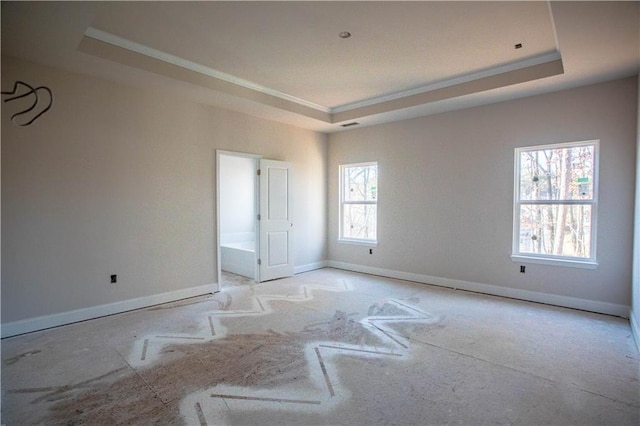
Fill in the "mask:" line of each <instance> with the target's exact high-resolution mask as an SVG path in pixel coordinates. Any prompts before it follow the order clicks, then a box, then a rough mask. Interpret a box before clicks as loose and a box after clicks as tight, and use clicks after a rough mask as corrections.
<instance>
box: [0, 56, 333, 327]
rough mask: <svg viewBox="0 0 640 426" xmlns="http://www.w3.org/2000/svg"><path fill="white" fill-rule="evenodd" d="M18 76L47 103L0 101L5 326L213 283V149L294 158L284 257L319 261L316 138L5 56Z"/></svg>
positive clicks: (321, 186) (320, 168) (321, 157)
mask: <svg viewBox="0 0 640 426" xmlns="http://www.w3.org/2000/svg"><path fill="white" fill-rule="evenodd" d="M15 80H22V81H26V82H30V83H32V84H36V85H46V86H49V87H50V88H51V89H52V90H53V92H54V94H55V104H54V106H53V108H52V109H51V111H49V112H48V113H46V114H45V115H44V116H42V117H41V118H40V119H39V120H38V121H36V122H35V123H34V124H33V125H31V126H29V127H16V126H14V125H13V124H11V122H10V121H9V117H10V115H11V112H12V108H14V107H13V106H12V105H11V104H4V105H3V111H2V248H3V250H2V322H3V323H6V322H10V321H16V320H21V319H25V318H33V317H37V316H41V315H50V314H54V313H60V312H65V311H70V310H74V309H79V308H86V307H92V306H96V305H102V304H108V303H114V302H118V301H123V300H128V299H132V298H137V297H146V296H149V295H154V294H159V293H164V292H171V291H177V290H181V289H186V288H190V287H197V286H202V285H207V284H211V283H215V282H216V250H215V241H216V230H215V211H216V210H215V207H216V206H215V187H216V186H215V175H216V174H215V161H216V156H215V151H216V149H223V150H228V151H241V152H249V153H255V154H261V155H263V156H264V157H265V158H270V159H275V160H283V161H289V162H291V163H293V166H294V171H295V179H296V180H295V184H294V196H295V200H296V202H295V218H296V225H297V226H296V236H295V245H296V258H295V264H296V265H297V266H301V265H307V264H312V263H314V262H318V261H322V260H324V259H326V210H327V209H326V145H327V142H326V139H327V138H326V136H325V135H322V134H318V133H315V132H311V131H306V130H302V129H299V128H295V127H291V126H287V125H282V124H278V123H274V122H270V121H265V120H260V119H257V118H253V117H249V116H246V115H242V114H238V113H233V112H229V111H225V110H221V109H216V108H212V107H207V106H204V105H200V104H197V103H193V102H189V101H185V100H181V99H178V98H174V97H169V96H166V94H165V93H163V92H160V91H157V92H156V91H146V90H140V89H136V88H132V87H127V86H123V85H118V84H114V83H111V82H108V81H105V80H101V79H97V78H92V77H89V76H83V75H79V74H72V73H68V72H65V71H59V70H54V69H51V68H46V67H42V66H39V65H36V64H32V63H27V62H22V61H18V60H15V59H13V58H8V57H3V58H2V87H3V88H5V87H11V86H12V85H13V82H14V81H15ZM110 274H118V277H119V283H118V284H116V285H112V284H110V283H109V275H110Z"/></svg>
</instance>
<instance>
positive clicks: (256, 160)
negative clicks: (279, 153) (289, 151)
mask: <svg viewBox="0 0 640 426" xmlns="http://www.w3.org/2000/svg"><path fill="white" fill-rule="evenodd" d="M221 156H230V157H243V158H248V159H251V160H253V163H254V173H253V181H254V200H253V217H254V221H255V233H256V235H255V250H254V253H255V256H254V257H255V258H254V271H255V273H254V277H253V279H254V281H256V282H259V281H258V280H259V278H260V277H259V276H258V275H259V271H258V268H257V266H258V256H259V254H260V253H259V252H260V228H259V226H260V223H259V221H258V211H259V208H260V206H259V204H258V202H259V197H260V194H259V188H260V186H259V185H260V182H259V181H258V178H259V176H258V168H259V165H260V159H261V158H262V155H259V154H249V153H246V152H236V151H225V150H221V149H217V150H216V256H217V259H216V265H217V269H218V270H217V276H218V278H217V281H218V291H220V290H221V288H220V287H221V285H222V263H221V260H222V255H221V250H220V182H221V176H220V157H221Z"/></svg>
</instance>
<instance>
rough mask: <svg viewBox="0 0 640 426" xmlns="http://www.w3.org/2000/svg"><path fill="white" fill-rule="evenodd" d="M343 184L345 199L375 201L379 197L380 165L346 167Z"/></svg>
mask: <svg viewBox="0 0 640 426" xmlns="http://www.w3.org/2000/svg"><path fill="white" fill-rule="evenodd" d="M343 184H344V188H343V191H344V192H343V193H344V200H345V201H375V200H376V199H377V197H378V167H377V166H375V165H371V166H355V167H345V168H344V178H343Z"/></svg>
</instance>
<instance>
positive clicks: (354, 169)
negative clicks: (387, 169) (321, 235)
mask: <svg viewBox="0 0 640 426" xmlns="http://www.w3.org/2000/svg"><path fill="white" fill-rule="evenodd" d="M377 203H378V164H377V163H375V162H374V163H359V164H347V165H342V166H340V240H346V241H362V242H376V240H377V213H378V209H377V208H378V206H377Z"/></svg>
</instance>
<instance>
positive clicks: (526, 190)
mask: <svg viewBox="0 0 640 426" xmlns="http://www.w3.org/2000/svg"><path fill="white" fill-rule="evenodd" d="M594 150H595V146H594V145H586V146H574V147H567V148H553V149H541V150H532V151H522V152H520V158H519V161H520V200H522V201H525V200H591V199H593V170H594Z"/></svg>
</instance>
